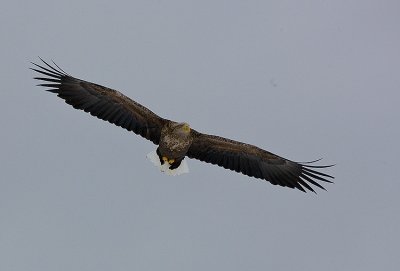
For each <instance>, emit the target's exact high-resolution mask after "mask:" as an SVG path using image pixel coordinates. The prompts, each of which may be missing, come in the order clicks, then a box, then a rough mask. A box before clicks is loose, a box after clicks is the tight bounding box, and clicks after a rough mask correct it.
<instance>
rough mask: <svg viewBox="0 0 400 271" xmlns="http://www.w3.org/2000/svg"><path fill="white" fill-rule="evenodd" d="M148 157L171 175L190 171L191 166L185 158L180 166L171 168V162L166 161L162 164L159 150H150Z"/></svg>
mask: <svg viewBox="0 0 400 271" xmlns="http://www.w3.org/2000/svg"><path fill="white" fill-rule="evenodd" d="M147 158H148V159H149V160H150V161H151V162H153V164H154V165H155V166H156V167H158V168H159V169H160V170H161V171H162V172H164V173H165V174H167V175H170V176H176V175H181V174H183V173H188V172H189V167H188V165H187V163H186V160H185V159H183V161H182V162H181V164H180V165H179V167H178V168H176V169H172V170H171V169H169V166H170V165H169V164H168V163H164V165H161V163H160V158H159V157H158V155H157V152H156V151H155V150H154V151H152V152H150V153H149V154H148V155H147Z"/></svg>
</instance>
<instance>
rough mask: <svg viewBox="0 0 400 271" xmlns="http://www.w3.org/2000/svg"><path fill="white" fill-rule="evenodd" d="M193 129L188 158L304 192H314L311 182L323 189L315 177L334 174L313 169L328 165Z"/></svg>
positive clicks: (319, 177)
mask: <svg viewBox="0 0 400 271" xmlns="http://www.w3.org/2000/svg"><path fill="white" fill-rule="evenodd" d="M192 133H193V142H192V145H191V146H190V148H189V151H188V153H187V156H188V157H189V158H194V159H198V160H200V161H203V162H207V163H211V164H214V165H218V166H221V167H224V168H226V169H230V170H234V171H236V172H241V173H243V174H245V175H248V176H251V177H255V178H259V179H264V180H267V181H269V182H270V183H272V184H274V185H281V186H287V187H290V188H297V189H299V190H301V191H304V192H306V190H305V188H306V189H308V190H309V191H312V192H315V191H314V189H313V188H312V187H311V186H310V184H312V185H315V186H317V187H319V188H322V189H325V188H324V187H323V186H322V185H321V184H319V183H318V181H322V182H328V183H331V181H329V180H328V178H333V177H332V176H330V175H327V174H325V173H321V172H319V171H317V170H316V169H318V168H327V167H330V166H314V165H310V163H296V162H293V161H290V160H287V159H285V158H282V157H279V156H277V155H275V154H273V153H270V152H268V151H265V150H263V149H260V148H258V147H256V146H253V145H249V144H245V143H241V142H238V141H234V140H230V139H227V138H223V137H219V136H214V135H206V134H202V133H199V132H197V131H195V130H192Z"/></svg>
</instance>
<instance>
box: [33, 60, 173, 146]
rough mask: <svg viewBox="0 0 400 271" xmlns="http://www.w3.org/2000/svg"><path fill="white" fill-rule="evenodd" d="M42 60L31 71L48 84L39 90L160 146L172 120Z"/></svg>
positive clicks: (111, 90)
mask: <svg viewBox="0 0 400 271" xmlns="http://www.w3.org/2000/svg"><path fill="white" fill-rule="evenodd" d="M40 60H41V61H42V62H43V65H38V64H35V63H32V64H33V65H35V66H36V67H35V68H31V69H32V70H34V71H36V72H38V73H40V74H42V75H44V76H45V77H35V79H37V80H42V81H45V83H42V84H39V86H43V87H48V88H49V89H46V90H47V91H50V92H53V93H57V94H58V97H60V98H62V99H64V100H65V102H66V103H67V104H70V105H72V106H73V107H74V108H76V109H81V110H84V111H85V112H88V113H90V114H91V115H93V116H95V117H98V118H99V119H102V120H106V121H108V122H110V123H113V124H115V125H117V126H120V127H122V128H125V129H127V130H128V131H133V132H134V133H136V134H138V135H141V136H142V137H144V138H146V139H148V140H151V141H152V142H153V143H154V144H159V141H160V134H161V128H162V127H163V125H164V124H165V123H166V122H167V121H168V120H166V119H163V118H161V117H159V116H157V115H156V114H154V113H153V112H151V111H150V110H149V109H147V108H146V107H144V106H142V105H140V104H139V103H137V102H135V101H133V100H131V99H130V98H129V97H126V96H125V95H123V94H122V93H120V92H118V91H116V90H113V89H110V88H107V87H104V86H101V85H97V84H94V83H91V82H87V81H84V80H80V79H78V78H75V77H72V76H70V75H69V74H67V73H66V72H64V71H63V70H62V69H61V68H60V67H58V66H57V64H55V63H54V62H53V64H54V65H55V66H52V65H50V64H48V63H47V62H45V61H44V60H43V59H40Z"/></svg>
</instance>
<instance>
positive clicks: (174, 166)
mask: <svg viewBox="0 0 400 271" xmlns="http://www.w3.org/2000/svg"><path fill="white" fill-rule="evenodd" d="M184 158H185V157H183V158H178V159H175V160H174V162H173V163H172V164H171V166H170V167H169V169H170V170H174V169H176V168H178V167H179V166H180V165H181V162H182V160H183V159H184Z"/></svg>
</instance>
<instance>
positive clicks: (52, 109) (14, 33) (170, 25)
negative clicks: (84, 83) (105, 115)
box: [0, 0, 400, 271]
mask: <svg viewBox="0 0 400 271" xmlns="http://www.w3.org/2000/svg"><path fill="white" fill-rule="evenodd" d="M399 11H400V2H399V1H395V0H394V1H344V0H343V1H282V0H279V1H278V0H277V1H218V0H212V1H161V0H159V1H148V0H147V1H62V2H58V1H7V0H6V1H2V3H1V9H0V37H1V43H0V48H1V50H0V57H1V58H0V59H1V64H0V74H1V84H2V86H1V89H0V91H1V100H0V103H1V106H0V116H1V133H0V148H1V151H0V169H1V170H0V270H2V271H3V270H4V271H28V270H40V271H50V270H51V271H54V270H61V271H63V270H99V271H101V270H308V271H311V270H363V271H366V270H398V268H399V266H400V256H399V255H400V254H399V249H400V245H399V244H400V234H399V229H400V215H399V213H400V212H399V206H400V197H399V192H400V184H399V177H398V171H397V169H396V167H398V155H399V151H400V148H399V138H400V125H399V123H400V121H399V117H400V109H399V102H400V94H399V87H400V74H399V71H400V28H399V25H400V16H399ZM37 56H41V57H43V58H44V59H46V60H51V59H53V60H54V61H55V62H56V63H57V64H58V65H60V66H61V67H62V68H63V69H64V70H66V71H67V72H69V73H70V74H72V75H74V76H76V77H78V78H82V79H86V80H89V81H92V82H96V83H99V84H103V85H106V86H109V87H113V88H116V89H118V90H121V91H122V92H123V93H125V94H126V95H128V96H129V97H131V98H132V99H134V100H136V101H138V102H140V103H142V104H143V105H145V106H147V107H149V108H150V109H151V110H153V111H154V112H156V113H157V114H159V115H161V116H164V117H166V118H170V119H174V120H177V121H187V122H189V123H190V124H191V126H192V127H194V128H195V129H197V130H199V131H202V132H205V133H211V134H217V135H221V136H226V137H230V138H233V139H236V140H240V141H244V142H247V143H251V144H255V145H258V146H260V147H262V148H265V149H267V150H270V151H272V152H274V153H276V154H279V155H281V156H284V157H286V158H289V159H291V160H295V161H310V160H313V159H317V158H320V157H323V158H324V159H323V160H322V161H321V162H320V163H322V164H332V163H334V164H336V166H335V167H334V168H331V169H328V170H326V171H325V172H326V173H329V174H332V175H334V176H335V177H336V178H335V184H332V185H329V184H328V185H326V188H327V190H328V191H327V192H325V191H322V190H317V192H318V194H317V195H315V194H313V193H307V194H305V193H302V192H300V191H297V190H292V189H288V188H282V187H277V186H272V185H271V184H269V183H267V182H264V181H260V180H256V179H254V178H248V177H246V176H243V175H240V174H237V173H234V172H231V171H227V170H225V169H222V168H219V167H216V166H212V165H208V164H205V163H201V162H199V161H196V160H189V161H188V162H189V167H190V171H191V172H190V173H189V174H186V175H182V176H178V177H169V176H166V175H163V174H161V173H160V172H159V171H157V169H156V168H155V167H154V166H153V165H152V164H151V163H150V162H149V161H148V160H147V159H146V158H145V157H146V154H147V153H148V152H150V151H151V150H153V149H154V148H155V146H154V145H152V143H150V142H149V141H145V140H144V139H142V138H140V137H138V136H136V135H135V134H133V133H129V132H127V131H125V130H123V129H121V128H119V127H116V126H113V125H111V124H109V123H107V122H103V121H100V120H98V119H96V118H94V117H92V116H90V115H89V114H85V113H84V112H82V111H77V110H75V109H73V108H72V107H71V106H68V105H67V104H65V103H64V102H63V101H62V100H61V99H59V98H57V97H56V96H55V95H54V94H51V93H46V92H45V91H43V89H41V88H39V87H36V86H35V85H36V84H37V83H38V82H35V81H34V80H33V79H32V77H33V76H35V74H34V72H32V71H31V70H29V69H28V68H29V67H30V66H31V64H30V61H35V62H38V61H39V60H38V58H37Z"/></svg>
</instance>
